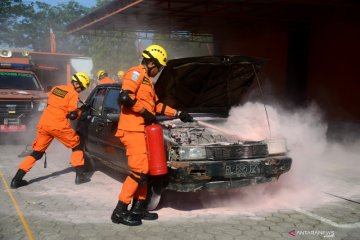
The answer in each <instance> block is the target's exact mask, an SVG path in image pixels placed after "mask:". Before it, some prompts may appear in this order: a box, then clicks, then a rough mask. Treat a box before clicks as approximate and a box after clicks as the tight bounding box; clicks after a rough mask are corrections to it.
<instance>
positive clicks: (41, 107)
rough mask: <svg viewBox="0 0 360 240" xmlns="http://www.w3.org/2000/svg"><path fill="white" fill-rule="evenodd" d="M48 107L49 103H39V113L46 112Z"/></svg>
mask: <svg viewBox="0 0 360 240" xmlns="http://www.w3.org/2000/svg"><path fill="white" fill-rule="evenodd" d="M46 105H47V101H41V102H40V103H39V106H38V109H37V110H38V111H39V112H42V111H44V109H45V107H46Z"/></svg>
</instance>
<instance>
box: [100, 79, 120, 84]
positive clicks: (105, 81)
mask: <svg viewBox="0 0 360 240" xmlns="http://www.w3.org/2000/svg"><path fill="white" fill-rule="evenodd" d="M111 83H116V82H115V81H114V80H112V79H110V78H109V77H104V78H102V79H101V80H100V81H99V85H100V84H111Z"/></svg>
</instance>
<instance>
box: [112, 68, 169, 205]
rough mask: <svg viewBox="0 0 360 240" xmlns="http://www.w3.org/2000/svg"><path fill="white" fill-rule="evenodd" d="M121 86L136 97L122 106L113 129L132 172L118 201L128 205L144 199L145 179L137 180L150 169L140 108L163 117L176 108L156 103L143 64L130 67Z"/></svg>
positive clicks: (131, 95)
mask: <svg viewBox="0 0 360 240" xmlns="http://www.w3.org/2000/svg"><path fill="white" fill-rule="evenodd" d="M122 89H123V90H130V91H131V92H132V93H130V94H129V96H130V98H131V99H133V100H134V99H135V98H136V99H137V101H136V103H135V104H134V106H132V107H131V108H128V107H125V106H123V107H122V110H121V114H120V119H119V124H118V130H117V132H116V136H118V137H119V138H120V141H121V142H122V143H123V144H124V145H125V147H126V155H127V157H128V165H129V167H130V169H131V171H132V172H131V174H130V176H128V177H127V178H126V179H125V181H124V184H123V186H122V189H121V192H120V194H119V200H120V201H121V202H123V203H125V204H130V203H131V199H132V198H137V199H139V200H144V199H146V194H147V185H146V182H144V181H142V184H140V185H139V181H140V179H141V178H142V177H144V176H146V175H147V174H148V172H149V165H148V154H147V149H146V141H145V123H144V118H143V117H142V116H141V114H140V111H141V110H142V109H143V108H145V109H147V110H148V111H149V112H151V113H153V114H154V115H155V114H156V113H161V114H164V115H166V116H175V114H176V110H175V109H173V108H171V107H169V106H167V105H165V104H163V103H159V102H158V100H159V99H158V97H157V96H156V94H155V89H154V86H153V83H152V80H151V79H150V77H149V76H148V75H147V73H146V68H145V67H144V66H143V65H139V66H136V67H133V68H131V69H130V70H128V71H127V72H126V73H125V75H124V78H123V82H122ZM140 182H141V181H140Z"/></svg>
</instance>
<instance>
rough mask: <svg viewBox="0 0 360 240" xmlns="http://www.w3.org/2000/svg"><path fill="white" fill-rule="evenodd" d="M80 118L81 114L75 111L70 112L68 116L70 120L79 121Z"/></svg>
mask: <svg viewBox="0 0 360 240" xmlns="http://www.w3.org/2000/svg"><path fill="white" fill-rule="evenodd" d="M78 116H79V113H78V112H77V111H76V110H74V111H71V112H68V114H67V115H66V118H68V119H70V120H75V119H77V117H78Z"/></svg>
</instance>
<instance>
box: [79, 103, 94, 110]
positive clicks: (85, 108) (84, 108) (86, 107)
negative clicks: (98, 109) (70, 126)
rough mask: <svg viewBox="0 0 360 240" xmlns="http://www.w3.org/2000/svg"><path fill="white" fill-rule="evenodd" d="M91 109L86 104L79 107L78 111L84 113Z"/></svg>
mask: <svg viewBox="0 0 360 240" xmlns="http://www.w3.org/2000/svg"><path fill="white" fill-rule="evenodd" d="M90 108H91V106H90V105H88V104H83V105H82V106H81V107H79V109H80V110H81V111H82V112H85V111H87V110H89V109H90Z"/></svg>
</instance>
